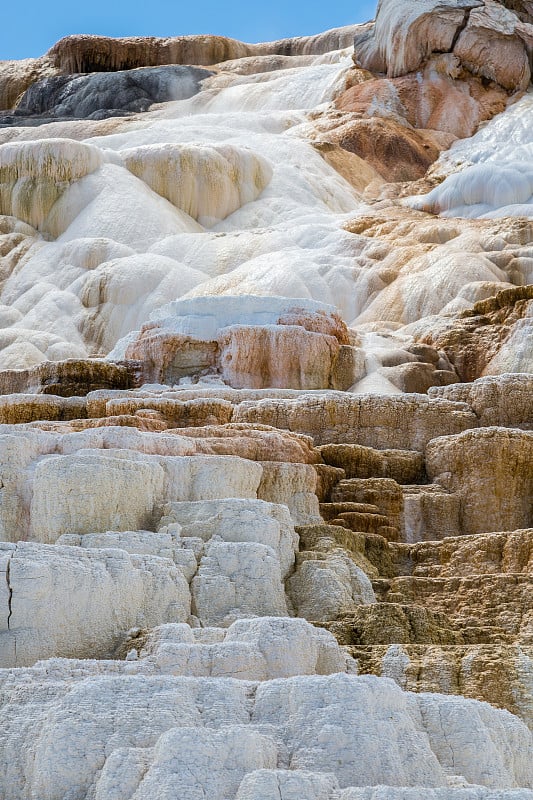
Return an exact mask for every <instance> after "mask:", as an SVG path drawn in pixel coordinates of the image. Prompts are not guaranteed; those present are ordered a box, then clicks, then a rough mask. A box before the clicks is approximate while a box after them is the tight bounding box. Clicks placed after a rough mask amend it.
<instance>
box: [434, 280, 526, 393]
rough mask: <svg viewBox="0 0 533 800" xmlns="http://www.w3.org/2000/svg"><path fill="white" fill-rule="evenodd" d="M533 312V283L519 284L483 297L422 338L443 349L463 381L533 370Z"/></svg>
mask: <svg viewBox="0 0 533 800" xmlns="http://www.w3.org/2000/svg"><path fill="white" fill-rule="evenodd" d="M532 314H533V286H531V285H528V286H516V287H514V288H512V289H503V290H502V291H499V292H498V293H497V294H496V295H495V296H493V297H490V298H488V299H486V300H480V301H479V302H477V303H475V304H474V305H473V307H472V308H471V309H467V310H465V311H464V312H462V313H461V314H459V315H458V316H456V317H455V318H454V319H452V320H446V321H445V322H444V324H443V325H442V326H436V329H435V330H433V331H430V330H428V331H427V332H426V333H422V335H421V336H420V337H419V338H420V339H421V340H422V341H424V342H426V343H428V344H431V345H433V346H434V347H437V348H439V349H441V350H444V351H445V352H446V354H447V356H448V358H449V359H450V361H451V362H452V363H453V365H454V367H455V369H456V371H457V373H458V375H459V376H460V378H461V379H462V380H463V381H472V380H475V379H476V378H480V377H482V376H483V375H494V374H498V373H501V372H532V371H533V347H532V343H533V325H532V323H531V317H532ZM439 328H440V329H439Z"/></svg>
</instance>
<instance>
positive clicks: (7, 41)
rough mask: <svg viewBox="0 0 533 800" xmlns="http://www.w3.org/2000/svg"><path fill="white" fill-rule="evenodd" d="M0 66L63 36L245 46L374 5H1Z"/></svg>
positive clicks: (107, 1)
mask: <svg viewBox="0 0 533 800" xmlns="http://www.w3.org/2000/svg"><path fill="white" fill-rule="evenodd" d="M3 6H4V7H3V8H2V14H1V21H0V60H2V59H10V58H28V57H30V56H39V55H42V54H43V53H44V52H46V50H48V48H49V47H51V45H52V44H54V42H56V41H57V40H58V39H60V38H61V37H62V36H66V35H67V34H69V33H99V34H103V35H106V36H134V35H137V36H148V35H153V36H179V35H180V34H187V33H218V34H222V35H226V36H233V37H235V38H236V39H242V40H244V41H249V42H254V41H255V42H257V41H268V40H270V39H278V38H281V37H284V36H304V35H306V34H311V33H318V32H319V31H323V30H327V28H335V27H338V26H340V25H349V24H351V23H354V22H364V21H366V20H368V19H371V18H372V17H373V16H374V11H375V8H376V2H375V0H334V2H331V3H328V2H327V0H326V2H324V0H320V2H318V0H267V2H254V1H253V0H196V1H195V0H192V2H191V0H185V2H183V0H182V2H180V0H174V1H173V2H172V0H145V2H143V3H140V2H138V0H129V1H128V0H66V1H64V0H49V2H44V0H39V2H37V1H36V0H10V1H9V0H6V2H5V4H3Z"/></svg>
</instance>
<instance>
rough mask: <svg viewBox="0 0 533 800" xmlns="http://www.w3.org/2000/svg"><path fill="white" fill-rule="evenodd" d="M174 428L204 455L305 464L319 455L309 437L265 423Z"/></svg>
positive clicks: (310, 462) (316, 459) (315, 459)
mask: <svg viewBox="0 0 533 800" xmlns="http://www.w3.org/2000/svg"><path fill="white" fill-rule="evenodd" d="M175 432H176V433H177V434H179V435H180V436H188V437H190V438H191V439H194V443H195V445H196V450H197V452H198V453H204V454H205V455H239V456H241V458H247V459H249V460H250V461H282V462H289V463H302V464H315V462H317V461H318V459H319V458H320V456H319V454H318V453H317V452H316V451H315V449H314V447H313V441H312V439H311V438H310V437H308V436H303V435H302V434H297V433H289V432H288V431H280V430H277V429H276V428H269V427H268V426H266V425H265V426H261V425H257V426H254V425H246V424H236V423H235V424H234V423H228V424H227V425H204V426H202V427H201V428H177V429H176V430H175Z"/></svg>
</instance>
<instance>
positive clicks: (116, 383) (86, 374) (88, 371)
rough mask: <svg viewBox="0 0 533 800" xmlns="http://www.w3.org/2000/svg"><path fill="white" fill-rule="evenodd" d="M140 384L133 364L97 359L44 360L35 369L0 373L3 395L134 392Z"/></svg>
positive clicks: (0, 385)
mask: <svg viewBox="0 0 533 800" xmlns="http://www.w3.org/2000/svg"><path fill="white" fill-rule="evenodd" d="M136 382H137V374H136V369H135V364H134V363H129V364H110V363H108V362H105V361H97V360H89V359H86V360H81V359H80V360H77V359H70V360H68V361H44V362H42V363H41V364H38V365H37V366H36V367H32V368H30V369H25V370H24V369H22V370H5V371H3V372H0V394H3V395H7V394H15V393H18V394H21V393H28V394H54V395H56V396H60V397H73V396H78V397H80V396H82V395H86V394H88V392H92V391H96V390H97V389H131V388H133V386H134V385H135V384H136Z"/></svg>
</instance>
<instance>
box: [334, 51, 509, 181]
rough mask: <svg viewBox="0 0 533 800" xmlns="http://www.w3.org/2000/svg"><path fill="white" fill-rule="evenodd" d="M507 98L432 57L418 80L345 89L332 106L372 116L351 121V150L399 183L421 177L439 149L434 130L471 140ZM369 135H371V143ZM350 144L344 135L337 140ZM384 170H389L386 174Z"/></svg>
mask: <svg viewBox="0 0 533 800" xmlns="http://www.w3.org/2000/svg"><path fill="white" fill-rule="evenodd" d="M458 74H460V75H461V79H459V77H458ZM421 78H422V79H421ZM506 100H507V94H506V92H505V91H504V90H503V89H502V88H501V87H499V86H497V85H496V84H492V85H489V86H484V85H483V84H482V83H481V81H480V80H479V79H477V78H475V77H473V76H472V75H470V74H468V73H465V72H462V73H461V71H460V69H458V67H457V59H454V58H453V57H451V58H446V57H444V56H437V57H436V58H433V59H431V60H430V62H429V63H428V65H427V66H426V67H425V69H424V71H423V73H422V76H421V75H420V73H414V72H413V73H411V74H409V75H405V76H403V77H400V78H376V79H374V80H371V81H367V82H365V83H362V84H360V85H358V86H353V87H352V88H350V89H348V90H347V91H346V92H345V93H344V94H342V95H341V96H340V97H339V98H338V99H337V100H336V106H337V108H339V109H341V110H342V111H350V112H355V113H357V114H361V115H364V116H365V117H368V116H371V115H372V114H376V115H377V117H378V118H377V119H365V120H360V121H359V122H358V123H355V122H354V123H353V128H352V130H353V134H352V137H353V139H352V141H353V142H354V145H353V146H355V147H356V148H357V149H355V150H354V152H356V153H357V154H358V155H360V156H361V157H362V158H368V160H369V161H370V163H371V164H372V165H373V166H374V167H375V169H377V170H378V172H379V173H380V174H381V175H383V177H385V178H387V179H388V180H398V181H402V180H416V179H417V178H421V177H422V176H423V175H424V173H425V172H426V170H427V168H428V167H429V166H430V164H432V163H433V162H434V161H435V159H436V158H437V157H438V154H439V152H440V150H441V149H442V146H439V141H438V139H437V138H436V137H435V136H434V134H432V132H433V131H442V132H444V133H447V134H450V135H451V136H453V137H458V138H465V137H467V136H472V134H473V133H475V131H476V130H477V128H478V126H479V124H480V122H482V121H483V120H486V119H491V118H492V117H493V116H494V115H495V114H497V113H499V112H501V111H503V110H504V109H505V103H506ZM410 126H413V127H414V128H417V129H419V130H412V128H411V127H410ZM350 127H351V126H350ZM365 132H366V136H365ZM372 134H374V135H375V136H376V141H375V143H374V144H372ZM349 140H350V139H349V137H348V136H346V137H343V140H341V141H346V142H349ZM353 146H352V147H353ZM352 147H350V148H348V149H352ZM365 152H366V153H368V156H365V155H363V153H365ZM395 159H397V160H395ZM379 164H381V167H380V166H379ZM387 168H389V169H390V170H391V171H390V172H389V173H388V174H387Z"/></svg>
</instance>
